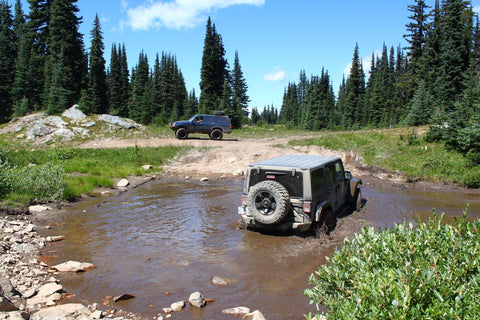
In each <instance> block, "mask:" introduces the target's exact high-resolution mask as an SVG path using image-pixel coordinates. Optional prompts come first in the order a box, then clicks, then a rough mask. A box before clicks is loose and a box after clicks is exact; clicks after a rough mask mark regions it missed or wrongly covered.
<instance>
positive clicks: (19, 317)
mask: <svg viewBox="0 0 480 320" xmlns="http://www.w3.org/2000/svg"><path fill="white" fill-rule="evenodd" d="M29 318H30V316H29V315H28V313H26V312H22V311H10V312H0V320H27V319H29Z"/></svg>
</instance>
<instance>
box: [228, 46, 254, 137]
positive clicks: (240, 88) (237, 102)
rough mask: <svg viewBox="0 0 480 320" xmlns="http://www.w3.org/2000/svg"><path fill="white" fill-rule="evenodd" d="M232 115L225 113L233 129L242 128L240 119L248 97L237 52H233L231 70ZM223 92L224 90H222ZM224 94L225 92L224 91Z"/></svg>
mask: <svg viewBox="0 0 480 320" xmlns="http://www.w3.org/2000/svg"><path fill="white" fill-rule="evenodd" d="M231 77H232V98H233V99H232V113H227V115H228V116H229V117H230V119H231V121H232V127H233V128H240V127H241V126H242V118H243V117H244V111H245V110H247V108H248V102H249V100H250V99H249V97H248V95H247V90H248V86H247V82H246V80H245V78H244V76H243V72H242V68H241V66H240V61H239V59H238V51H235V61H234V64H233V70H232V76H231ZM224 90H225V88H224ZM224 93H225V91H224Z"/></svg>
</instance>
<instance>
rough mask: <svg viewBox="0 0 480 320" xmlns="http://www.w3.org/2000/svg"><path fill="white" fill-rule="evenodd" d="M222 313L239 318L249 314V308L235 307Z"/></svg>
mask: <svg viewBox="0 0 480 320" xmlns="http://www.w3.org/2000/svg"><path fill="white" fill-rule="evenodd" d="M222 312H223V313H225V314H231V315H234V316H236V317H239V316H244V315H246V314H249V313H250V308H247V307H235V308H230V309H225V310H222Z"/></svg>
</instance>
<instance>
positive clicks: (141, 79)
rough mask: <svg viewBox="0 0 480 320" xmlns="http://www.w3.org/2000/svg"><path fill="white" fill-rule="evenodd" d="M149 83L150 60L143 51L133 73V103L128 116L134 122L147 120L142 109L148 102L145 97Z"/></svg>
mask: <svg viewBox="0 0 480 320" xmlns="http://www.w3.org/2000/svg"><path fill="white" fill-rule="evenodd" d="M149 82H150V76H149V66H148V58H147V55H146V54H145V53H144V52H143V51H142V52H140V55H139V57H138V64H137V66H136V67H135V70H134V71H132V91H133V92H132V103H131V105H130V109H129V111H128V116H129V118H131V119H132V120H135V121H138V122H140V121H142V120H143V119H145V118H146V116H145V114H144V111H143V110H142V107H143V106H145V105H146V102H145V101H144V100H143V95H144V93H145V89H146V88H147V86H148V85H149Z"/></svg>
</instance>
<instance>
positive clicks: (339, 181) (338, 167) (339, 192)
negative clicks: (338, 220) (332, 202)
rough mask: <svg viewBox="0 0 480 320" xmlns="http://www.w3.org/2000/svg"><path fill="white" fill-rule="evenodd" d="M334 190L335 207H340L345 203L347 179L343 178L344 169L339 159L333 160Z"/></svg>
mask: <svg viewBox="0 0 480 320" xmlns="http://www.w3.org/2000/svg"><path fill="white" fill-rule="evenodd" d="M335 184H336V185H335V190H336V196H337V199H336V203H337V207H338V208H341V207H343V205H344V204H345V198H346V196H347V194H346V193H347V191H348V181H346V180H345V170H344V169H343V164H342V162H341V161H337V162H335Z"/></svg>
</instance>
